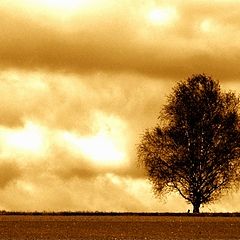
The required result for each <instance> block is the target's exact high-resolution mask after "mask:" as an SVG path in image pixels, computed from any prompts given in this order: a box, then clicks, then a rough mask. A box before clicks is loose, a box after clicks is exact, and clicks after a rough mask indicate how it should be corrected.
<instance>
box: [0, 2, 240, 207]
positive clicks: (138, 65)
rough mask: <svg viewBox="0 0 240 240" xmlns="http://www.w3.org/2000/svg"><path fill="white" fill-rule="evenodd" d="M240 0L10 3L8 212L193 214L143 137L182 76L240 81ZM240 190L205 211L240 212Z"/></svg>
mask: <svg viewBox="0 0 240 240" xmlns="http://www.w3.org/2000/svg"><path fill="white" fill-rule="evenodd" d="M239 8H240V1H238V0H234V1H233V0H232V1H231V0H215V1H214V0H213V1H205V0H196V1H192V0H189V1H187V0H186V1H180V0H179V1H178V0H172V1H154V0H121V1H119V0H4V1H1V2H0V30H1V35H0V96H1V98H0V99H1V101H0V196H1V198H0V209H5V210H18V211H35V210H38V211H41V210H45V211H65V210H66V211H68V210H71V211H75V210H78V211H162V212H172V211H184V212H185V211H187V209H188V208H191V206H188V205H186V204H185V202H184V201H183V200H182V199H181V198H180V197H178V196H177V195H175V194H171V195H170V196H168V197H166V198H163V199H162V200H161V201H159V199H156V198H155V197H154V196H153V193H152V190H151V186H150V185H149V183H148V182H147V181H146V176H145V174H144V171H143V170H142V169H140V168H138V166H137V161H136V144H137V143H138V142H139V139H140V137H141V134H142V133H143V131H144V130H145V129H146V128H149V127H152V126H154V125H155V124H156V123H157V118H158V114H159V111H160V109H161V106H162V104H163V103H164V102H165V101H166V99H167V98H166V97H167V95H168V94H169V93H170V92H171V89H172V87H173V86H174V84H175V83H176V82H177V81H179V80H183V79H185V78H187V77H188V76H191V75H192V74H196V73H206V74H207V75H211V76H212V77H214V78H215V79H217V80H219V81H220V83H221V85H222V89H231V90H233V91H235V92H236V93H239V90H240V81H239V76H240V68H239V59H240V45H239V39H240V15H239ZM239 196H240V193H231V194H229V195H228V196H224V197H223V198H222V199H221V200H220V201H218V202H217V203H216V204H212V205H210V206H205V207H204V208H203V209H202V211H240V203H239Z"/></svg>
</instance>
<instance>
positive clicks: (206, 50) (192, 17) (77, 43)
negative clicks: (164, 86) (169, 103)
mask: <svg viewBox="0 0 240 240" xmlns="http://www.w3.org/2000/svg"><path fill="white" fill-rule="evenodd" d="M145 5H146V12H144V11H143V10H142V11H140V10H139V9H144V7H145ZM172 5H173V6H174V3H173V4H172ZM127 6H128V5H127ZM133 6H134V7H135V12H134V11H133ZM238 6H239V5H238V3H229V4H226V3H219V4H217V5H216V4H211V3H206V2H202V1H199V2H196V3H195V2H194V4H193V3H185V4H181V5H180V4H179V3H177V2H176V4H175V7H176V11H177V14H178V15H177V16H178V18H177V19H176V20H175V22H173V23H172V24H171V25H169V26H155V25H151V24H150V23H149V22H147V20H146V16H147V14H148V13H147V11H148V9H149V8H147V3H143V4H142V5H141V4H137V3H136V2H134V4H131V5H130V4H129V6H128V7H127V8H125V9H124V7H126V3H125V2H124V4H122V5H121V4H118V5H113V6H111V8H109V9H108V10H106V9H104V10H103V9H101V8H100V9H99V13H98V12H97V11H96V12H94V13H91V12H90V13H89V15H90V16H87V14H86V15H84V16H82V15H81V14H79V16H76V17H75V18H73V20H72V21H71V22H70V23H66V26H67V27H66V26H65V25H64V24H59V25H58V24H57V23H56V22H54V21H53V20H52V21H51V19H46V20H48V21H49V24H46V23H45V22H44V21H43V19H40V16H39V18H38V17H37V16H38V15H37V14H36V16H35V17H33V16H32V15H31V16H29V13H24V12H16V14H15V15H13V14H12V12H8V11H7V10H4V9H2V10H1V19H0V20H1V22H2V23H3V24H1V31H2V33H3V34H2V37H1V38H0V54H1V61H0V64H1V65H2V67H4V68H5V67H8V68H9V67H17V68H24V69H28V70H30V69H31V70H32V69H34V68H35V69H45V70H50V71H69V72H75V73H81V74H83V73H89V72H99V71H108V72H131V73H141V74H145V75H151V76H156V77H171V78H176V77H180V78H182V77H186V76H188V75H189V74H192V73H197V72H206V73H208V74H213V75H215V76H217V77H221V78H223V79H225V78H231V79H236V78H237V77H238V75H239V71H238V65H237V59H238V58H239V52H240V51H239V46H238V44H237V41H236V39H238V36H239V34H240V32H239V30H238V29H239V28H238V26H239V25H240V23H239V22H240V19H239V16H238V15H237V14H236V11H235V9H237V7H238ZM113 7H118V9H114V8H113ZM100 13H101V14H100ZM93 14H95V15H93ZM208 20H209V24H208V23H205V25H206V26H205V27H206V28H209V29H206V31H204V29H201V26H202V25H201V24H204V21H208ZM83 22H84V24H83ZM202 27H204V26H202ZM220 69H221V71H220Z"/></svg>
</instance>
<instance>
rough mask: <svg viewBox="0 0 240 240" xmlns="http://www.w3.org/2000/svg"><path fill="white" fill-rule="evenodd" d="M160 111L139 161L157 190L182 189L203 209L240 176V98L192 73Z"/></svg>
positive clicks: (145, 136)
mask: <svg viewBox="0 0 240 240" xmlns="http://www.w3.org/2000/svg"><path fill="white" fill-rule="evenodd" d="M160 114H161V115H160V117H159V123H158V125H157V126H156V127H155V128H153V129H150V130H149V129H148V130H146V132H145V133H144V134H143V136H142V139H141V142H140V143H139V145H138V149H137V150H138V161H139V163H140V164H141V165H142V166H143V167H144V168H145V169H146V171H147V174H148V178H149V180H150V181H151V183H152V184H153V189H154V192H155V193H156V194H157V195H158V196H162V195H163V194H165V193H168V192H171V191H177V192H178V193H179V194H180V195H181V196H182V197H183V198H184V199H185V200H186V201H187V202H188V203H191V204H192V205H193V212H194V213H199V208H200V206H201V205H204V204H208V203H211V202H214V201H215V200H217V199H218V198H219V197H220V196H221V195H222V194H223V193H224V191H227V190H229V189H230V188H232V187H233V186H238V183H239V182H240V181H239V180H240V179H239V178H240V177H239V176H240V117H239V98H238V97H236V96H235V94H234V93H232V92H227V93H223V92H221V89H220V84H219V82H217V81H215V80H213V79H212V78H211V77H209V76H206V75H204V74H199V75H193V76H192V77H190V78H188V79H187V80H186V81H183V82H179V83H178V84H177V86H176V87H175V88H174V89H173V93H172V94H171V95H170V96H169V98H168V103H167V104H166V105H165V106H164V107H163V109H162V111H161V113H160Z"/></svg>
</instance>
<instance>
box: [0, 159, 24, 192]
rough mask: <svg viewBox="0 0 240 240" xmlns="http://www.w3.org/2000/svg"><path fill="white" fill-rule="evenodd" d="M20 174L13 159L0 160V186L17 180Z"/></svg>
mask: <svg viewBox="0 0 240 240" xmlns="http://www.w3.org/2000/svg"><path fill="white" fill-rule="evenodd" d="M20 176H21V169H20V167H19V166H18V165H16V163H14V162H13V161H3V160H2V159H1V161H0V188H1V189H3V188H5V187H6V186H7V185H8V184H10V183H11V182H13V181H14V180H17V179H18V178H19V177H20Z"/></svg>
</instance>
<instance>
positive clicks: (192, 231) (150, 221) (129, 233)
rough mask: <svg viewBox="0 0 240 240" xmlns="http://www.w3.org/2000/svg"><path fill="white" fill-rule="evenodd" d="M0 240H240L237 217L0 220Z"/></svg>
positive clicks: (76, 217) (239, 219) (99, 217)
mask: <svg viewBox="0 0 240 240" xmlns="http://www.w3.org/2000/svg"><path fill="white" fill-rule="evenodd" d="M0 239H1V240H5V239H12V240H14V239H17V240H25V239H29V240H30V239H31V240H34V239H44V240H45V239H46V240H47V239H51V240H57V239H58V240H62V239H65V240H66V239H68V240H75V239H84V240H95V239H96V240H97V239H99V240H100V239H101V240H115V239H116V240H117V239H119V240H120V239H121V240H133V239H134V240H135V239H136V240H143V239H144V240H154V239H198V240H202V239H228V240H231V239H240V217H212V216H211V217H209V216H207V217H206V216H204V217H196V216H19V215H18V216H15V215H11V216H4V215H3V216H0Z"/></svg>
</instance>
